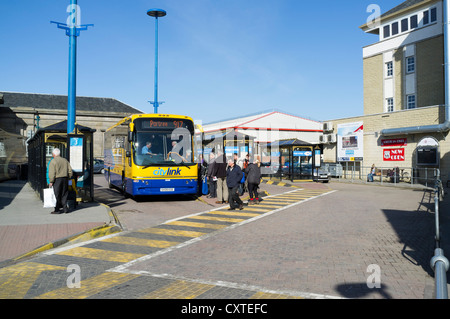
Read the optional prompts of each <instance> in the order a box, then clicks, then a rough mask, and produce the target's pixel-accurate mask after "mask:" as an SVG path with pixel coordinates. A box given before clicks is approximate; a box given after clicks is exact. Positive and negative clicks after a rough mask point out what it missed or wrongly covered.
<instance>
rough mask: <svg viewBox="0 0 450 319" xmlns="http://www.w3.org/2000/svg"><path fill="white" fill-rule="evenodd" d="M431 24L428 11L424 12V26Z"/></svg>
mask: <svg viewBox="0 0 450 319" xmlns="http://www.w3.org/2000/svg"><path fill="white" fill-rule="evenodd" d="M428 23H430V15H429V12H428V11H424V12H423V25H426V24H428Z"/></svg>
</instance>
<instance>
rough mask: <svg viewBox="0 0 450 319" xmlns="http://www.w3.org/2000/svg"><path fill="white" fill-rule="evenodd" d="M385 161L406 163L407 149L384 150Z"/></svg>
mask: <svg viewBox="0 0 450 319" xmlns="http://www.w3.org/2000/svg"><path fill="white" fill-rule="evenodd" d="M383 160H384V161H404V160H405V149H404V148H395V149H384V150H383Z"/></svg>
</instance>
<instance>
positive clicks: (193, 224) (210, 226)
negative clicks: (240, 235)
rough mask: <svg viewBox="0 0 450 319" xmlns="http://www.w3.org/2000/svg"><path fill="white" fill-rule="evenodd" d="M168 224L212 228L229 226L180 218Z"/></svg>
mask: <svg viewBox="0 0 450 319" xmlns="http://www.w3.org/2000/svg"><path fill="white" fill-rule="evenodd" d="M166 225H175V226H187V227H200V228H212V229H222V228H225V227H228V225H218V224H206V223H194V222H184V221H180V220H177V221H173V222H170V223H167V224H166Z"/></svg>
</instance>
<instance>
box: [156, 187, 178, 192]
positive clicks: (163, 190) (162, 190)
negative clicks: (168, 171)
mask: <svg viewBox="0 0 450 319" xmlns="http://www.w3.org/2000/svg"><path fill="white" fill-rule="evenodd" d="M160 191H161V192H174V191H175V188H160Z"/></svg>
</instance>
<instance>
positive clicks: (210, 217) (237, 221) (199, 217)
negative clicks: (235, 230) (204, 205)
mask: <svg viewBox="0 0 450 319" xmlns="http://www.w3.org/2000/svg"><path fill="white" fill-rule="evenodd" d="M189 218H192V219H200V220H215V221H219V222H230V223H240V222H243V221H244V220H245V219H240V218H225V217H213V216H191V217H189Z"/></svg>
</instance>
